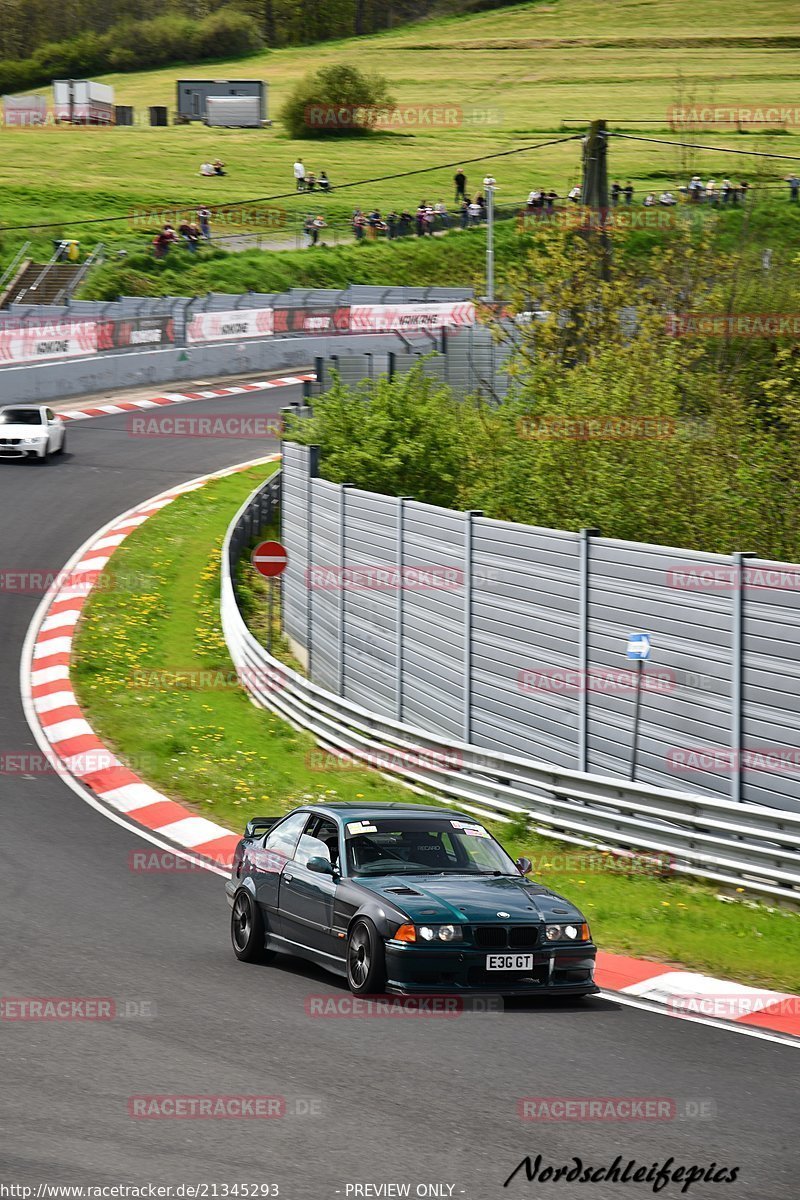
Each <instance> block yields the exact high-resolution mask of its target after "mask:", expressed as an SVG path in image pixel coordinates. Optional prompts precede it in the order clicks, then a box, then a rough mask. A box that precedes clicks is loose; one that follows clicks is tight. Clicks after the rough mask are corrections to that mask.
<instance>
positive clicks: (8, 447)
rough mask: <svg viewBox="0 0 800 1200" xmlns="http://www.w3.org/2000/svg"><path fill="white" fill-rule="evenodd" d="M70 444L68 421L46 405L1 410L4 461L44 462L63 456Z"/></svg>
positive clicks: (0, 441) (0, 440)
mask: <svg viewBox="0 0 800 1200" xmlns="http://www.w3.org/2000/svg"><path fill="white" fill-rule="evenodd" d="M66 444H67V431H66V428H65V426H64V421H63V420H62V418H61V417H59V416H57V415H56V413H54V412H53V410H52V408H46V407H45V405H44V404H15V405H9V406H8V407H6V408H0V458H41V459H42V460H43V461H44V462H47V459H48V458H49V456H50V455H51V454H62V453H63V451H64V447H65V446H66Z"/></svg>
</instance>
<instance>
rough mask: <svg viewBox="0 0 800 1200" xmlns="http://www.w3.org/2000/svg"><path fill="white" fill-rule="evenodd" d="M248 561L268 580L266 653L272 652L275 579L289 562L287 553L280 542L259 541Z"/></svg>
mask: <svg viewBox="0 0 800 1200" xmlns="http://www.w3.org/2000/svg"><path fill="white" fill-rule="evenodd" d="M250 562H251V564H252V566H253V567H255V569H256V571H258V573H259V575H263V576H264V578H265V579H267V580H269V589H268V592H267V654H272V612H273V606H274V593H275V580H276V578H277V577H278V575H282V574H283V572H284V571H285V570H286V568H287V566H288V564H289V553H288V551H287V549H286V547H285V546H284V545H283V543H282V542H259V543H258V545H257V546H256V547H255V549H254V550H253V552H252V554H251V555H250Z"/></svg>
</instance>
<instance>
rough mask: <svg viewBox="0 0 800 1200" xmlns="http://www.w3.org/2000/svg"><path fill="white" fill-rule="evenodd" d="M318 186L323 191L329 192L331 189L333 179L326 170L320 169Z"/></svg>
mask: <svg viewBox="0 0 800 1200" xmlns="http://www.w3.org/2000/svg"><path fill="white" fill-rule="evenodd" d="M317 187H318V188H319V190H320V191H321V192H329V191H330V190H331V181H330V179H328V176H327V175H326V174H325V172H324V171H320V173H319V180H318V182H317Z"/></svg>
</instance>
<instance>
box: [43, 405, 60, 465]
mask: <svg viewBox="0 0 800 1200" xmlns="http://www.w3.org/2000/svg"><path fill="white" fill-rule="evenodd" d="M45 417H46V419H47V453H48V454H52V453H53V451H54V450H57V449H58V447H59V446H60V445H61V430H60V428H59V426H60V424H61V422H60V421H59V420H58V418H57V417H56V414H55V413H54V412H53V410H52V408H48V409H46V410H45Z"/></svg>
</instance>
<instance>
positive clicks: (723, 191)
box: [719, 179, 733, 204]
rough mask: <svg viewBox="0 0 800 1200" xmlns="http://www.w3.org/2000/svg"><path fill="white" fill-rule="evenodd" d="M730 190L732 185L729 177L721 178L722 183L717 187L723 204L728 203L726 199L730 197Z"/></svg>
mask: <svg viewBox="0 0 800 1200" xmlns="http://www.w3.org/2000/svg"><path fill="white" fill-rule="evenodd" d="M732 191H733V185H732V184H731V181H730V179H723V181H722V184H721V186H720V189H719V194H720V196H721V197H722V203H723V204H727V203H728V201H729V200H730V198H731V192H732Z"/></svg>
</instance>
